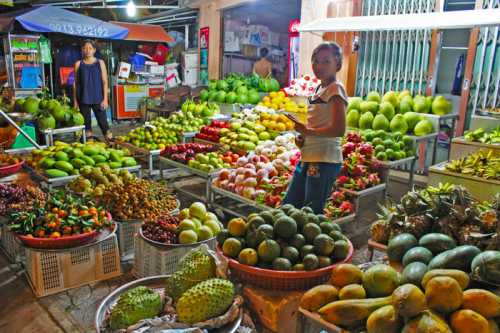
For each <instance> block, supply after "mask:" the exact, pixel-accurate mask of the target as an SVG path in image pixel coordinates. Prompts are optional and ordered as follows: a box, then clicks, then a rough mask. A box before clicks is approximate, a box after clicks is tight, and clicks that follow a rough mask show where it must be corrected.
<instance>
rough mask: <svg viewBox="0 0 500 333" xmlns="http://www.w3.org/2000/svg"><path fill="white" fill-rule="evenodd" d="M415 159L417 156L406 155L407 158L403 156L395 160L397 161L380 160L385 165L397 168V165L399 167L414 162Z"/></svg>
mask: <svg viewBox="0 0 500 333" xmlns="http://www.w3.org/2000/svg"><path fill="white" fill-rule="evenodd" d="M413 160H415V156H410V157H405V158H402V159H400V160H395V161H379V162H380V164H381V165H382V166H383V167H386V168H395V167H398V166H401V165H406V164H409V163H411V162H413Z"/></svg>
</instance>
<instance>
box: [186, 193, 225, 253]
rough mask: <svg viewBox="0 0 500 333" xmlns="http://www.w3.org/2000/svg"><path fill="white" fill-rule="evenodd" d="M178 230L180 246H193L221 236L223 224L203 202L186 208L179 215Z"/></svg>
mask: <svg viewBox="0 0 500 333" xmlns="http://www.w3.org/2000/svg"><path fill="white" fill-rule="evenodd" d="M179 220H180V224H179V227H178V229H177V232H178V236H179V243H180V244H193V243H197V242H201V241H205V240H207V239H210V238H213V237H215V236H217V235H218V234H219V232H220V231H221V229H222V224H221V223H220V222H219V219H218V218H217V216H216V215H215V214H214V213H211V212H208V211H207V207H206V206H205V205H204V204H203V203H201V202H195V203H193V204H191V206H189V208H184V209H183V210H181V212H180V214H179Z"/></svg>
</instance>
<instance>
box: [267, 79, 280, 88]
mask: <svg viewBox="0 0 500 333" xmlns="http://www.w3.org/2000/svg"><path fill="white" fill-rule="evenodd" d="M269 89H270V90H269V91H279V90H280V83H279V82H278V80H276V79H275V78H272V79H270V80H269Z"/></svg>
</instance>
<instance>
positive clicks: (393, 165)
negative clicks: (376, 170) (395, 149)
mask: <svg viewBox="0 0 500 333" xmlns="http://www.w3.org/2000/svg"><path fill="white" fill-rule="evenodd" d="M416 162H417V159H416V158H415V156H410V157H406V158H402V159H400V160H397V161H382V162H380V163H381V164H382V166H383V167H384V168H385V170H384V176H383V179H382V182H383V183H385V184H386V185H387V187H389V178H390V177H389V176H390V175H389V173H390V170H391V169H396V170H397V169H401V170H404V169H403V168H402V167H403V166H406V165H408V164H409V165H410V171H409V182H408V188H409V189H410V190H411V189H412V188H413V182H414V176H415V164H416ZM384 192H385V194H387V188H386V189H385V191H384Z"/></svg>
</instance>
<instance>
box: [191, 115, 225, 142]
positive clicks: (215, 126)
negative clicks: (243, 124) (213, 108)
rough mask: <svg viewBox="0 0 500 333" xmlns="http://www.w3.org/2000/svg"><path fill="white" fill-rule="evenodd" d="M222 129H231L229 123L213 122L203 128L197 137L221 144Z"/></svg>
mask: <svg viewBox="0 0 500 333" xmlns="http://www.w3.org/2000/svg"><path fill="white" fill-rule="evenodd" d="M222 128H229V123H228V122H226V121H220V120H212V122H211V123H210V124H209V125H207V126H203V127H202V128H201V129H200V132H199V133H196V135H195V137H196V138H198V139H201V140H206V141H211V142H215V143H219V140H220V137H221V135H220V130H221V129H222Z"/></svg>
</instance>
